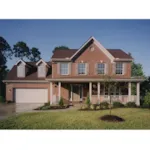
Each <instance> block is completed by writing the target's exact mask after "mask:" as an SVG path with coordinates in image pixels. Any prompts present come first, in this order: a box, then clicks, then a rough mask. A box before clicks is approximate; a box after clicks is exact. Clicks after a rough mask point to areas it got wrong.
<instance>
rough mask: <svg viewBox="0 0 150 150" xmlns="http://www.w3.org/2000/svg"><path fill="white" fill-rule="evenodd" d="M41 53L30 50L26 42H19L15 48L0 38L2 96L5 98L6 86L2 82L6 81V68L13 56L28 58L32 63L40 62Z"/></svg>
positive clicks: (36, 50) (0, 93)
mask: <svg viewBox="0 0 150 150" xmlns="http://www.w3.org/2000/svg"><path fill="white" fill-rule="evenodd" d="M40 55H41V53H40V51H39V50H38V49H37V48H35V47H33V48H31V49H30V48H29V47H28V45H27V44H26V43H25V42H22V41H21V42H17V43H16V44H15V45H14V46H13V48H11V47H10V45H9V44H8V42H7V41H6V40H5V39H4V38H3V37H1V36H0V95H3V96H5V84H4V83H3V82H2V80H4V79H5V77H6V75H7V73H8V71H9V70H8V69H7V66H6V63H7V60H8V59H11V58H12V57H13V56H14V57H17V58H21V59H23V58H27V59H28V60H30V61H38V60H39V59H40Z"/></svg>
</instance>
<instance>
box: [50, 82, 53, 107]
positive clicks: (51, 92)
mask: <svg viewBox="0 0 150 150" xmlns="http://www.w3.org/2000/svg"><path fill="white" fill-rule="evenodd" d="M52 103H53V83H52V82H50V104H52Z"/></svg>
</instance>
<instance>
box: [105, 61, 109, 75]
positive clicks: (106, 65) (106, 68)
mask: <svg viewBox="0 0 150 150" xmlns="http://www.w3.org/2000/svg"><path fill="white" fill-rule="evenodd" d="M105 74H108V64H107V63H105Z"/></svg>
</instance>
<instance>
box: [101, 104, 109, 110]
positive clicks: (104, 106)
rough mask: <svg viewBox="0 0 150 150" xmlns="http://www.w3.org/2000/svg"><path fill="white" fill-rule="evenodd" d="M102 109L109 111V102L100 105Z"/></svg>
mask: <svg viewBox="0 0 150 150" xmlns="http://www.w3.org/2000/svg"><path fill="white" fill-rule="evenodd" d="M100 108H102V109H108V108H109V103H108V102H101V103H100Z"/></svg>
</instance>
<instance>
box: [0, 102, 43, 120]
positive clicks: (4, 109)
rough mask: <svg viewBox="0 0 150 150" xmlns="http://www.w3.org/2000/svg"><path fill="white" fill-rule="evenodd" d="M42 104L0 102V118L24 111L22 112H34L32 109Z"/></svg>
mask: <svg viewBox="0 0 150 150" xmlns="http://www.w3.org/2000/svg"><path fill="white" fill-rule="evenodd" d="M42 105H43V104H15V103H11V104H5V103H0V120H2V119H5V118H7V117H9V116H12V115H15V114H19V113H24V112H32V111H33V112H34V109H35V108H37V107H39V106H42Z"/></svg>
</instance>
